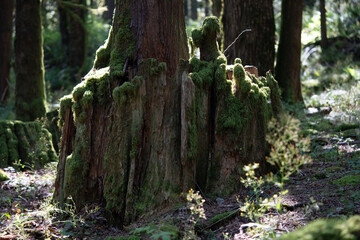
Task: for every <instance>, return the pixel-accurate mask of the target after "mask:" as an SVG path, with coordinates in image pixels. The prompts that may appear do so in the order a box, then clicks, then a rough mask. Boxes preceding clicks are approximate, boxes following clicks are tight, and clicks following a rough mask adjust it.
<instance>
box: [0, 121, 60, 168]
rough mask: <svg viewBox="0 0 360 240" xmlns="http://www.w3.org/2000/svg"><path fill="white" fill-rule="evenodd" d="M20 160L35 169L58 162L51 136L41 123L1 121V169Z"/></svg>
mask: <svg viewBox="0 0 360 240" xmlns="http://www.w3.org/2000/svg"><path fill="white" fill-rule="evenodd" d="M20 159H21V164H23V165H26V166H29V167H35V168H41V167H43V166H44V165H45V164H46V163H48V162H54V161H56V160H57V156H56V153H55V150H54V147H53V144H52V141H51V134H50V133H49V132H48V131H47V130H46V129H45V128H43V127H42V126H41V124H40V123H39V122H21V121H0V167H7V166H9V165H13V164H14V163H15V162H17V161H18V160H20Z"/></svg>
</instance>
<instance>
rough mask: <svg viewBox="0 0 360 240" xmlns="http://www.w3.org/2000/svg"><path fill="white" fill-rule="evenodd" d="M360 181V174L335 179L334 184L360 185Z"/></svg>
mask: <svg viewBox="0 0 360 240" xmlns="http://www.w3.org/2000/svg"><path fill="white" fill-rule="evenodd" d="M359 182H360V175H349V176H345V177H342V178H340V179H338V180H335V181H333V183H334V184H336V185H340V186H346V185H358V184H359Z"/></svg>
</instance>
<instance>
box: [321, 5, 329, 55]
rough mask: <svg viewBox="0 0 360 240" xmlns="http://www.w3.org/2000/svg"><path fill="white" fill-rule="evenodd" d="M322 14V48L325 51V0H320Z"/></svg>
mask: <svg viewBox="0 0 360 240" xmlns="http://www.w3.org/2000/svg"><path fill="white" fill-rule="evenodd" d="M320 14H321V48H322V49H323V50H324V49H325V48H326V47H327V28H326V9H325V0H320Z"/></svg>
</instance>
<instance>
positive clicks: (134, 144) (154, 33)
mask: <svg viewBox="0 0 360 240" xmlns="http://www.w3.org/2000/svg"><path fill="white" fill-rule="evenodd" d="M120 6H121V7H120ZM169 9H170V11H169ZM165 10H167V11H165ZM150 13H151V15H150ZM160 19H161V21H160ZM160 22H161V24H160ZM218 23H219V21H218V20H217V19H215V18H209V19H207V20H205V22H204V25H203V27H202V28H201V29H199V30H197V31H198V33H200V34H201V35H202V36H200V37H201V38H203V39H205V38H206V37H207V34H210V35H211V37H212V38H211V40H212V41H215V42H212V43H206V44H208V45H207V46H211V47H205V48H204V49H207V50H205V51H209V52H207V53H206V52H205V56H207V57H206V61H201V60H199V59H196V58H192V59H191V60H190V63H189V62H188V61H186V60H180V59H181V58H182V59H187V58H188V54H187V52H188V51H187V43H186V34H185V24H184V16H183V2H182V1H180V0H179V1H159V2H158V3H156V4H155V3H153V2H152V1H143V2H138V1H124V0H123V1H118V2H117V3H116V11H115V17H114V22H113V27H112V30H111V31H110V34H109V38H108V40H107V42H106V44H105V45H104V46H103V47H101V48H100V49H99V50H98V52H97V57H96V60H95V63H94V69H93V70H92V71H91V72H90V73H89V74H88V75H87V76H85V80H84V81H83V82H82V83H80V84H79V85H78V86H76V87H75V88H74V90H73V93H72V95H70V96H66V97H64V98H63V99H62V101H61V107H60V123H61V124H63V137H62V146H61V151H60V160H59V165H58V173H57V178H56V184H55V185H56V189H55V193H54V197H55V199H57V200H58V201H59V202H60V204H63V203H64V201H66V199H67V197H69V196H72V198H73V199H74V201H75V203H76V204H77V205H78V207H81V206H84V205H85V204H87V203H90V202H94V201H97V202H102V203H104V204H105V205H106V209H107V210H108V211H109V218H110V219H112V220H113V222H114V223H116V224H118V225H123V224H127V223H129V222H131V221H133V220H135V219H137V218H138V217H139V216H141V215H144V214H145V215H151V214H154V213H156V212H157V211H160V210H161V209H164V208H166V207H171V206H172V205H173V204H174V203H177V202H179V196H180V194H181V193H182V192H185V191H188V190H189V189H190V188H195V186H196V185H198V186H200V188H202V189H203V190H207V191H208V192H212V193H214V194H218V195H222V196H223V195H224V194H229V193H233V192H234V191H236V190H237V189H236V187H235V186H238V182H237V184H236V185H234V184H233V183H234V181H237V180H238V179H239V177H240V174H241V168H242V166H243V164H245V163H247V162H251V161H260V162H262V163H263V162H264V157H265V152H266V143H265V135H264V134H265V128H266V127H265V126H266V121H267V120H268V119H269V118H270V116H271V114H272V113H273V112H274V111H273V109H275V108H273V104H271V103H270V102H273V101H272V100H270V99H271V97H272V96H275V97H278V95H277V94H278V92H277V91H278V88H277V85H276V81H275V80H274V79H273V78H272V77H271V75H268V76H267V77H266V78H260V79H257V78H255V77H253V76H250V75H246V74H245V71H244V69H243V67H242V65H241V64H239V63H237V64H236V65H235V67H234V71H235V80H236V81H235V80H234V82H229V81H227V79H226V59H225V58H224V57H223V56H222V55H221V53H220V52H219V50H218V48H217V45H216V34H217V33H218V30H219V29H220V27H219V25H218ZM207 24H215V26H208V25H207ZM194 42H195V44H196V46H198V47H200V48H201V49H203V46H202V44H205V42H203V41H196V40H195V41H194ZM213 46H215V47H213ZM202 51H204V50H202ZM201 54H204V52H203V53H201ZM202 56H204V55H202ZM189 71H190V72H191V73H190V75H189ZM240 87H241V89H240ZM252 101H256V102H252ZM277 103H278V102H277ZM249 126H252V127H249ZM248 127H249V128H248ZM259 149H261V152H259ZM229 168H231V169H229ZM234 174H235V175H234ZM229 187H230V188H229Z"/></svg>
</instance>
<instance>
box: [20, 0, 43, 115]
mask: <svg viewBox="0 0 360 240" xmlns="http://www.w3.org/2000/svg"><path fill="white" fill-rule="evenodd" d="M29 19H31V21H29ZM41 27H42V25H41V9H40V0H17V1H16V35H15V74H16V88H15V112H16V118H17V119H20V120H23V121H32V120H35V119H36V118H41V117H44V116H45V113H46V98H45V80H44V62H43V58H44V56H43V46H42V43H43V40H42V31H41Z"/></svg>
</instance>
